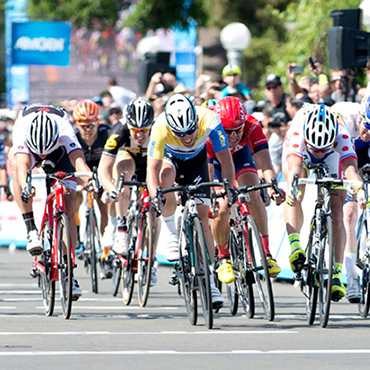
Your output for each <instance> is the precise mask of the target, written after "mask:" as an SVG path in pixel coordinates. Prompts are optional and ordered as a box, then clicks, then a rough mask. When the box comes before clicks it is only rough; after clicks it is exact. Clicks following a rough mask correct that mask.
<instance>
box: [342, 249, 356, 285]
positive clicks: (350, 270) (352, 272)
mask: <svg viewBox="0 0 370 370" xmlns="http://www.w3.org/2000/svg"><path fill="white" fill-rule="evenodd" d="M356 259H357V255H356V253H345V254H344V265H345V266H346V271H347V278H349V279H354V278H357V272H356Z"/></svg>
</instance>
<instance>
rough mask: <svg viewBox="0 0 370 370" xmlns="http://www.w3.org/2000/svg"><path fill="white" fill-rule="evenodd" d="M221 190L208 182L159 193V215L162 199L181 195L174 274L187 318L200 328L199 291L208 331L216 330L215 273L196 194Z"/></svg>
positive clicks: (162, 190) (213, 183) (159, 189)
mask: <svg viewBox="0 0 370 370" xmlns="http://www.w3.org/2000/svg"><path fill="white" fill-rule="evenodd" d="M214 186H220V183H219V182H205V183H200V184H198V185H188V186H173V187H170V188H167V189H161V188H160V187H158V189H157V199H158V213H157V215H160V214H161V209H162V195H164V194H167V193H171V192H178V193H179V194H180V199H181V205H182V207H183V209H182V213H181V217H180V218H179V220H178V225H177V229H178V236H179V238H178V240H179V242H178V243H179V244H178V247H179V254H180V258H179V261H178V262H176V263H175V266H174V274H175V276H176V277H177V279H176V283H177V284H178V294H179V295H180V296H182V297H183V298H184V300H185V306H186V311H187V315H188V318H189V321H190V323H191V325H196V324H197V319H198V304H197V291H199V295H200V301H201V305H202V311H203V318H204V321H205V323H206V326H207V327H208V329H212V327H213V311H212V309H213V308H216V309H217V307H212V296H211V285H210V284H211V283H210V274H211V273H213V267H212V262H211V260H210V256H209V252H208V248H207V244H206V240H205V237H204V232H203V226H202V222H201V220H200V217H199V215H198V211H197V207H196V202H195V196H194V194H195V193H196V192H197V191H198V190H199V189H202V188H207V187H214Z"/></svg>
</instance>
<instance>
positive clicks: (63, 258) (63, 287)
mask: <svg viewBox="0 0 370 370" xmlns="http://www.w3.org/2000/svg"><path fill="white" fill-rule="evenodd" d="M57 230H58V231H57V248H58V262H59V295H60V303H61V306H62V311H63V316H64V318H65V319H69V318H70V316H71V311H72V273H73V266H72V243H71V233H70V229H69V223H68V218H67V215H66V214H65V213H63V214H61V215H60V216H59V220H58V229H57ZM63 236H64V237H65V238H64V239H65V241H66V243H65V247H64V242H63Z"/></svg>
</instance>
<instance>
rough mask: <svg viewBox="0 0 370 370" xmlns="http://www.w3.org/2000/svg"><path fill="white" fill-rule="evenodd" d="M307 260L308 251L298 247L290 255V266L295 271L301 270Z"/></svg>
mask: <svg viewBox="0 0 370 370" xmlns="http://www.w3.org/2000/svg"><path fill="white" fill-rule="evenodd" d="M305 261H306V252H305V251H304V250H303V249H302V248H301V247H298V248H296V249H294V250H293V252H292V253H291V254H290V256H289V262H290V267H291V269H292V271H293V272H298V271H301V270H302V268H303V265H304V263H305Z"/></svg>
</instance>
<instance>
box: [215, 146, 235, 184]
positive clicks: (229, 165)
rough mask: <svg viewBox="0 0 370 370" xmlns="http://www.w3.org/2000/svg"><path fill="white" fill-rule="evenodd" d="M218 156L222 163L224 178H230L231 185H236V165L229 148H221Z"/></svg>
mask: <svg viewBox="0 0 370 370" xmlns="http://www.w3.org/2000/svg"><path fill="white" fill-rule="evenodd" d="M216 157H217V160H218V161H219V162H220V165H221V174H222V178H223V179H225V178H226V179H229V183H230V186H231V187H234V181H235V167H234V162H233V159H232V157H231V153H230V150H229V148H227V149H222V150H219V151H218V152H217V153H216Z"/></svg>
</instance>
